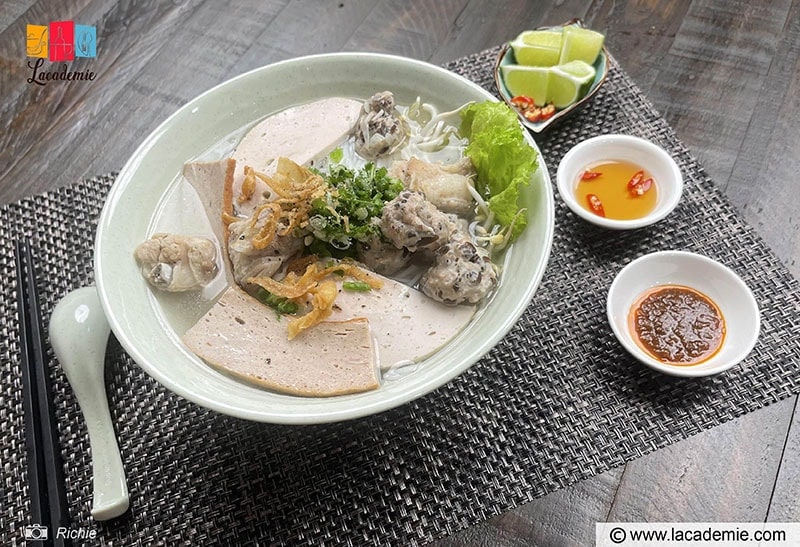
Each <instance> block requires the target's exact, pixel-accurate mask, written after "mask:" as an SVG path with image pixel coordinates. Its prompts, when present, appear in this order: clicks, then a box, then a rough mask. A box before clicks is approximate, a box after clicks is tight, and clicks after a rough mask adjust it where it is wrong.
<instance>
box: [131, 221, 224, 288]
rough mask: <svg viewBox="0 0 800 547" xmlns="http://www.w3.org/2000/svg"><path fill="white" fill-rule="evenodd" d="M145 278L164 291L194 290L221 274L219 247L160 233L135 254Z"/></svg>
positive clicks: (204, 240) (198, 240) (189, 238)
mask: <svg viewBox="0 0 800 547" xmlns="http://www.w3.org/2000/svg"><path fill="white" fill-rule="evenodd" d="M134 256H135V257H136V261H137V262H138V263H139V269H140V270H141V273H142V275H143V276H144V277H145V279H147V281H149V282H150V284H151V285H153V286H154V287H157V288H159V289H161V290H164V291H169V292H181V291H192V290H195V289H199V288H201V287H203V286H204V285H207V284H208V283H210V282H211V280H213V279H214V277H216V275H217V247H216V246H215V245H214V243H213V242H212V241H211V240H209V239H206V238H204V237H193V236H184V235H180V234H166V233H158V234H154V235H153V237H151V238H150V239H148V240H147V241H145V242H143V243H142V244H141V245H139V246H138V247H136V251H135V252H134Z"/></svg>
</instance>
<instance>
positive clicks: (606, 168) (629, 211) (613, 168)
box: [575, 160, 658, 220]
mask: <svg viewBox="0 0 800 547" xmlns="http://www.w3.org/2000/svg"><path fill="white" fill-rule="evenodd" d="M640 172H641V174H640V175H639V176H638V179H639V180H640V183H639V185H638V186H637V185H632V184H631V180H632V179H633V178H634V177H635V176H637V173H640ZM648 179H649V181H650V182H649V184H648V183H647V181H648ZM645 186H647V189H645V190H644V191H642V189H643V188H644V187H645ZM634 187H636V188H634ZM637 188H638V190H637ZM575 197H576V199H577V200H578V203H580V204H581V206H582V207H584V208H585V209H586V210H588V211H590V212H592V213H595V214H597V215H599V216H603V217H605V218H610V219H614V220H634V219H638V218H642V217H644V216H647V215H648V214H649V213H650V212H651V211H652V210H653V209H655V207H656V201H657V198H658V189H657V184H656V181H654V180H653V176H652V175H651V174H650V173H649V172H648V171H647V170H646V169H644V168H642V167H640V166H638V165H636V164H634V163H631V162H628V161H618V160H610V161H605V162H602V163H597V164H594V165H591V166H590V167H588V168H587V169H585V170H584V171H583V172H582V174H581V175H580V176H579V177H578V186H577V188H576V189H575ZM598 204H599V206H598ZM598 207H599V208H598Z"/></svg>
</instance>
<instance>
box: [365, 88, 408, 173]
mask: <svg viewBox="0 0 800 547" xmlns="http://www.w3.org/2000/svg"><path fill="white" fill-rule="evenodd" d="M355 135H356V141H355V149H356V152H357V153H358V155H360V156H361V157H363V158H366V159H369V160H373V159H376V158H379V157H381V156H386V155H389V154H391V153H393V152H394V151H395V150H397V149H398V148H399V147H400V146H402V145H403V143H404V142H405V140H406V131H405V128H404V126H403V122H402V121H401V120H400V118H398V117H397V115H396V112H395V105H394V95H392V93H391V92H390V91H383V92H381V93H376V94H375V95H373V96H372V97H370V98H369V100H367V101H365V102H364V106H363V108H362V109H361V115H360V116H359V118H358V122H357V123H356V131H355Z"/></svg>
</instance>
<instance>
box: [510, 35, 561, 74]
mask: <svg viewBox="0 0 800 547" xmlns="http://www.w3.org/2000/svg"><path fill="white" fill-rule="evenodd" d="M511 48H512V49H513V50H514V57H516V59H517V63H518V64H520V65H528V66H553V65H554V64H556V63H558V59H559V56H560V55H561V31H560V30H526V31H524V32H522V33H521V34H520V35H519V36H517V37H516V38H515V39H514V41H513V42H511Z"/></svg>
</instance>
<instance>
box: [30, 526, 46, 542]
mask: <svg viewBox="0 0 800 547" xmlns="http://www.w3.org/2000/svg"><path fill="white" fill-rule="evenodd" d="M48 535H49V534H48V531H47V526H42V525H41V524H31V525H30V526H26V527H25V539H26V540H30V541H45V540H46V539H47V536H48Z"/></svg>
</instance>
